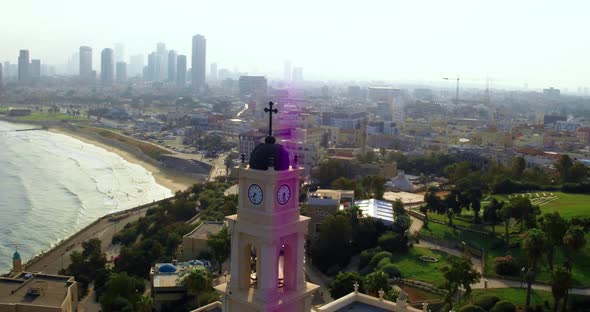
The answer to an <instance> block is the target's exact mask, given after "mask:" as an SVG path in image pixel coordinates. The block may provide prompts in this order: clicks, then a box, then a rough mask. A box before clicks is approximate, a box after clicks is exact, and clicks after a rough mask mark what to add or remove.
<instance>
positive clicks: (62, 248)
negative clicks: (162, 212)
mask: <svg viewBox="0 0 590 312" xmlns="http://www.w3.org/2000/svg"><path fill="white" fill-rule="evenodd" d="M160 202H161V201H157V202H153V203H150V204H146V205H143V206H138V207H135V208H131V209H128V210H124V211H119V212H115V213H112V214H108V215H106V216H104V217H101V218H99V219H97V220H96V221H94V222H93V223H91V224H89V225H88V226H86V227H85V228H83V229H82V230H80V231H78V232H77V233H76V234H74V235H72V236H70V237H69V238H67V239H65V240H63V241H61V242H60V243H59V244H57V245H56V246H54V247H53V248H51V249H50V250H48V251H46V252H44V253H41V254H40V255H38V256H36V257H35V258H33V259H31V260H29V261H28V262H27V263H26V264H25V270H26V271H29V272H43V273H48V274H57V272H58V271H59V270H60V269H62V268H67V267H68V266H69V265H70V263H71V261H70V254H71V253H72V251H74V250H78V251H81V250H82V242H84V241H87V240H89V239H92V238H98V239H99V240H100V241H101V243H102V244H101V246H102V250H103V252H105V254H106V255H107V260H108V261H111V258H112V257H113V256H116V255H118V253H119V250H118V248H119V246H113V245H112V244H111V241H112V239H113V236H114V235H115V234H116V233H117V232H119V231H120V230H122V229H123V227H124V226H125V225H126V224H127V223H130V222H134V221H137V220H138V219H139V218H140V217H143V216H145V213H146V211H147V210H148V209H149V208H151V207H154V206H156V205H157V204H158V203H160Z"/></svg>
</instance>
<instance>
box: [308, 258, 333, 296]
mask: <svg viewBox="0 0 590 312" xmlns="http://www.w3.org/2000/svg"><path fill="white" fill-rule="evenodd" d="M307 260H308V257H306V258H305V275H307V278H308V280H309V282H311V283H313V284H316V285H318V286H320V288H318V290H317V292H316V294H321V297H322V298H321V299H323V301H324V302H323V303H324V304H326V303H328V302H332V301H334V299H332V296H331V295H330V291H329V290H328V285H326V284H327V283H326V282H325V280H324V277H323V274H322V273H321V272H319V270H318V269H316V268H315V267H314V266H313V265H311V263H310V262H309V261H307Z"/></svg>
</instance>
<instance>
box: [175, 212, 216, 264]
mask: <svg viewBox="0 0 590 312" xmlns="http://www.w3.org/2000/svg"><path fill="white" fill-rule="evenodd" d="M223 225H224V222H214V221H205V222H203V223H201V224H200V225H199V226H198V227H196V228H195V229H194V230H192V231H191V232H190V233H188V234H186V235H185V236H183V237H182V255H181V257H182V258H181V259H182V260H189V259H197V258H199V256H200V255H202V254H203V253H205V252H209V253H210V252H211V250H210V248H209V246H207V240H208V239H209V237H210V236H211V235H216V234H217V233H219V231H221V229H222V228H223Z"/></svg>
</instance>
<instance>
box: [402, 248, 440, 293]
mask: <svg viewBox="0 0 590 312" xmlns="http://www.w3.org/2000/svg"><path fill="white" fill-rule="evenodd" d="M420 256H428V257H434V258H436V259H437V260H438V262H436V263H432V262H426V261H422V260H420ZM448 256H449V255H448V254H446V253H444V252H440V251H437V250H430V249H426V248H418V247H413V248H411V249H410V250H409V251H408V252H407V253H394V254H393V259H392V261H391V263H392V264H393V265H395V266H396V267H397V268H398V269H399V270H400V272H401V273H402V277H403V278H409V279H413V280H418V281H423V282H428V283H431V284H434V285H436V286H440V285H439V284H441V282H442V281H444V278H443V274H442V272H441V268H443V267H445V266H447V265H448V262H447V261H446V258H447V257H448Z"/></svg>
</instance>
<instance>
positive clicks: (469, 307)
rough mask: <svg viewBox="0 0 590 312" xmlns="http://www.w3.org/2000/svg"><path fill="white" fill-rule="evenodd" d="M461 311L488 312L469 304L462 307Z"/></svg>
mask: <svg viewBox="0 0 590 312" xmlns="http://www.w3.org/2000/svg"><path fill="white" fill-rule="evenodd" d="M459 311H460V312H486V310H484V309H482V308H481V307H478V306H476V305H472V304H468V305H466V306H464V307H462V308H461V309H460V310H459Z"/></svg>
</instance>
